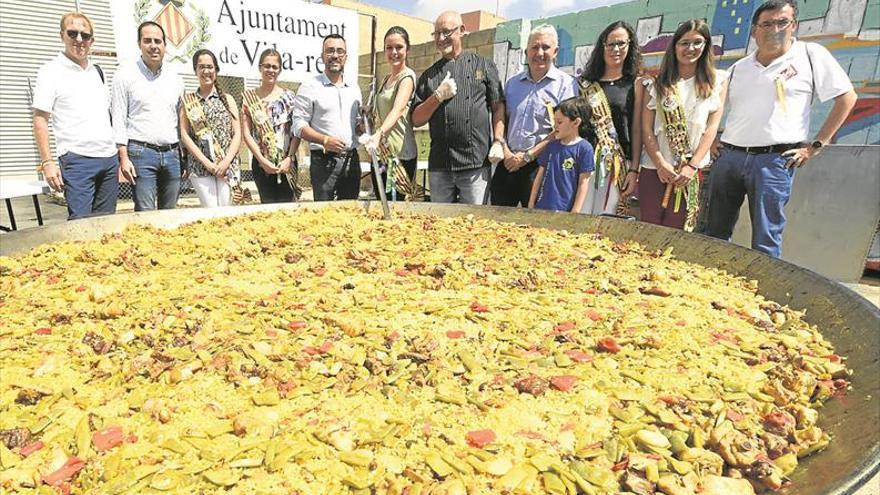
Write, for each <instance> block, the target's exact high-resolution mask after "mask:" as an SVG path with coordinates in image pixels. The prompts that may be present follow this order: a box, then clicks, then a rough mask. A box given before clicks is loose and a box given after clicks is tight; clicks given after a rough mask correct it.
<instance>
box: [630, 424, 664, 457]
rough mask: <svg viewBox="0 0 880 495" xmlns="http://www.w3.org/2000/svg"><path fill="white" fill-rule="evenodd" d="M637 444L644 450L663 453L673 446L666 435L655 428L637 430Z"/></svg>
mask: <svg viewBox="0 0 880 495" xmlns="http://www.w3.org/2000/svg"><path fill="white" fill-rule="evenodd" d="M635 438H636V444H637V445H638V446H639V447H641V448H642V449H644V450H647V451H649V452H654V453H657V454H659V453H662V452H664V451H666V450H667V449H669V448H670V447H672V444H670V442H669V439H668V438H666V435H664V434H662V433H660V432H659V431H654V430H639V431H638V432H636V436H635Z"/></svg>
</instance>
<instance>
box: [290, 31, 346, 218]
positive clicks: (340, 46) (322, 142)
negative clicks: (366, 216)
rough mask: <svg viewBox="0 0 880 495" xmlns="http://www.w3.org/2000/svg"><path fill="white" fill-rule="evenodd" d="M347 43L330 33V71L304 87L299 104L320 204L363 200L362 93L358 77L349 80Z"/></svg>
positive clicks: (297, 125) (296, 109)
mask: <svg viewBox="0 0 880 495" xmlns="http://www.w3.org/2000/svg"><path fill="white" fill-rule="evenodd" d="M346 50H347V47H346V43H345V39H344V38H343V37H342V36H340V35H338V34H329V35H327V36H326V37H325V38H324V42H323V44H322V45H321V60H322V61H323V62H324V73H323V74H318V75H317V76H315V77H314V78H313V79H310V80H308V81H306V82H304V83H303V84H302V86H300V89H299V93H297V95H296V98H295V99H294V100H293V133H294V135H295V136H296V137H298V138H300V139H302V140H304V141H308V142H309V150H310V151H309V154H310V156H311V162H310V164H309V176H310V177H311V182H312V192H313V194H314V199H315V201H333V200H336V199H357V197H358V193H360V179H361V168H360V163H359V161H358V155H357V144H358V143H357V131H358V114H359V113H360V108H361V90H360V88H359V87H358V84H357V75H353V76H351V77H348V78H346V77H345V76H344V74H343V73H344V71H345V62H346V60H348V52H347V51H346Z"/></svg>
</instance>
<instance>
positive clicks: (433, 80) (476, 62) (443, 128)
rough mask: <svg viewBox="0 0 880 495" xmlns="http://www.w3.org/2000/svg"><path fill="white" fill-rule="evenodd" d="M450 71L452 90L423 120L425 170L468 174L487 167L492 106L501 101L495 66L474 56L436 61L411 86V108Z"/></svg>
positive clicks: (502, 97)
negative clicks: (428, 140) (426, 128)
mask: <svg viewBox="0 0 880 495" xmlns="http://www.w3.org/2000/svg"><path fill="white" fill-rule="evenodd" d="M447 72H448V73H450V74H451V75H452V77H453V79H455V83H456V85H457V87H458V92H457V93H456V95H455V96H454V97H452V99H450V100H446V101H444V102H443V103H441V104H440V107H439V108H438V109H437V110H436V111H435V112H434V114H433V115H431V119H430V120H429V121H428V125H429V129H430V134H431V152H430V155H429V158H428V167H429V169H431V170H451V171H453V172H456V171H460V170H470V169H475V168H480V167H483V166H488V165H489V159H488V155H489V146H490V145H491V143H492V122H491V120H492V105H494V104H495V103H498V102H503V101H504V91H503V90H502V88H501V81H500V80H499V78H498V70H497V69H496V68H495V64H494V63H493V62H492V61H490V60H487V59H486V58H484V57H481V56H479V55H477V54H476V53H471V52H465V53H462V54H461V55H460V56H459V57H458V58H457V59H455V60H449V59H445V58H443V59H440V60H438V61H437V62H435V63H434V65H432V66H431V67H429V68H428V69H427V70H426V71H425V72H424V73H422V75H421V77H419V81H418V84H416V91H415V102H414V103H413V108H415V107H417V106H419V105H420V104H422V103H423V102H424V101H425V100H427V99H428V98H430V97H431V95H432V94H433V93H434V91H436V90H437V87H439V86H440V83H441V82H442V81H443V79H444V78H445V77H446V73H447Z"/></svg>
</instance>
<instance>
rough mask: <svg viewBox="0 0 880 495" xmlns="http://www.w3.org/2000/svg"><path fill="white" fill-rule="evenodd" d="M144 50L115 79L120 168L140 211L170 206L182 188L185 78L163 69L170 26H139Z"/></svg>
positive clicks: (173, 204) (115, 121)
mask: <svg viewBox="0 0 880 495" xmlns="http://www.w3.org/2000/svg"><path fill="white" fill-rule="evenodd" d="M138 45H140V48H141V56H140V58H138V59H137V61H135V62H132V63H129V64H125V65H122V66H120V68H119V70H118V71H117V72H116V77H115V78H114V80H113V134H114V135H115V140H116V145H117V146H118V147H119V169H120V171H121V172H122V176H123V178H124V179H125V180H127V181H128V182H130V183H131V184H133V187H132V190H133V191H134V209H135V211H144V210H155V209H156V206H157V205H158V207H159V209H160V210H165V209H171V208H174V207H175V206H177V196H178V194H179V192H180V175H181V168H180V155H179V151H178V149H179V145H178V143H179V140H180V139H179V132H178V116H177V110H178V108H179V105H180V97H181V96H182V95H183V80H182V79H181V78H180V76H179V75H177V74H175V73H174V72H172V71H171V70H163V67H162V60H163V59H164V58H165V30H164V29H162V26H160V25H159V24H156V23H155V22H152V21H147V22H144V23H142V24H141V25H140V26H138Z"/></svg>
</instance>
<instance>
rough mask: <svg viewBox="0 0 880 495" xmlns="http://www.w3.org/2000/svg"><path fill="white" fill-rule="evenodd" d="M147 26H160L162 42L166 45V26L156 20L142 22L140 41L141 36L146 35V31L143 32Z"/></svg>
mask: <svg viewBox="0 0 880 495" xmlns="http://www.w3.org/2000/svg"><path fill="white" fill-rule="evenodd" d="M147 26H156V27H157V28H159V31H162V44H163V45H164V44H165V28H163V27H162V25H161V24H159V23H158V22H154V21H144V22H142V23H141V25H140V26H138V43H140V42H141V38H143V36H144V33H143V31H144V28H145V27H147Z"/></svg>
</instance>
